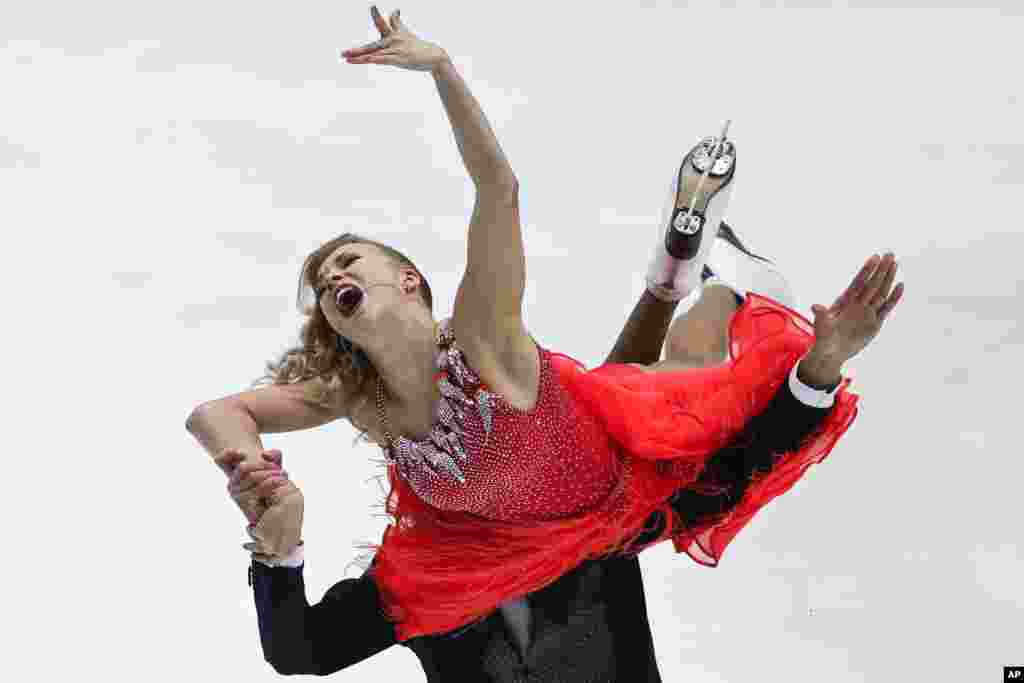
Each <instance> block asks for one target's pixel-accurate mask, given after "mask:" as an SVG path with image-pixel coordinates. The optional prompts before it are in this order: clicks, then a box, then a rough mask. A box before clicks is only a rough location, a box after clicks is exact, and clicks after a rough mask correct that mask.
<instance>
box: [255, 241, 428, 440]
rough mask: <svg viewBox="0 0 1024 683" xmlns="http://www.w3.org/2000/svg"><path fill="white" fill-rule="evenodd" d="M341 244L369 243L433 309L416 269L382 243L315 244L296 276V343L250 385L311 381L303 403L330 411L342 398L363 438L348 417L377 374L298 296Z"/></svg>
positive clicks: (368, 395)
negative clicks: (299, 318)
mask: <svg viewBox="0 0 1024 683" xmlns="http://www.w3.org/2000/svg"><path fill="white" fill-rule="evenodd" d="M345 244H370V245H373V246H375V247H377V248H378V249H380V250H381V251H382V252H384V254H385V255H386V256H388V257H390V258H391V259H392V261H394V263H395V265H396V266H397V267H408V268H412V269H413V270H414V271H416V274H417V275H419V277H420V288H419V294H420V299H421V300H422V301H423V304H424V305H425V306H426V307H427V310H431V311H432V310H433V306H434V300H433V295H432V294H431V291H430V284H429V283H428V282H427V279H426V278H425V277H423V274H422V273H420V271H419V269H418V268H417V267H416V265H415V264H414V263H413V262H412V261H411V260H410V259H409V258H408V257H407V256H406V255H405V254H403V253H401V252H400V251H398V250H397V249H394V248H392V247H389V246H388V245H386V244H381V243H380V242H377V241H374V240H371V239H367V238H365V237H361V236H360V235H356V234H353V233H345V234H343V235H340V236H339V237H335V238H334V239H332V240H330V241H328V242H325V243H324V244H322V245H320V246H319V247H318V248H317V249H316V250H315V251H314V252H313V253H312V254H310V255H309V256H308V257H306V261H305V263H303V264H302V270H301V271H300V273H299V284H298V292H297V296H296V305H297V306H298V307H299V308H300V310H302V312H303V314H304V315H305V316H306V321H305V322H304V323H303V324H302V328H301V331H300V332H299V345H298V346H294V347H292V348H290V349H288V350H287V351H285V352H284V353H283V354H282V355H281V356H280V357H279V358H278V359H277V360H276V361H270V362H268V363H267V372H266V374H265V375H263V377H261V378H260V379H258V380H256V382H255V383H254V385H255V386H261V385H263V386H265V385H268V384H294V383H297V382H303V381H307V380H312V381H311V382H310V383H309V385H308V386H307V387H306V392H305V399H306V400H307V401H309V402H310V403H312V404H314V405H317V406H320V407H323V408H331V407H333V406H335V405H337V404H338V402H339V400H340V399H342V398H344V399H345V402H346V404H347V406H348V408H349V410H348V414H349V421H350V422H352V424H353V426H355V427H356V428H357V429H359V430H360V431H361V432H363V433H364V434H366V433H367V432H368V426H367V425H361V424H358V423H357V422H356V420H355V419H354V416H355V415H358V414H361V410H359V409H361V408H362V407H363V406H364V405H365V404H366V403H367V402H368V401H371V400H373V399H374V392H375V389H376V384H377V376H378V375H377V370H376V368H374V367H373V363H371V362H370V359H369V358H368V357H367V355H366V354H365V353H364V352H363V350H362V349H359V348H356V347H354V346H353V345H352V344H351V343H350V342H348V340H345V339H343V338H342V337H341V336H340V335H339V334H338V333H337V332H335V331H334V328H332V327H331V325H330V323H329V322H328V321H327V317H326V316H325V315H324V312H323V310H321V308H320V305H319V302H317V301H314V302H313V303H312V304H311V305H309V304H304V301H303V299H304V296H303V295H304V293H305V292H306V291H308V289H315V288H316V286H317V283H316V278H317V273H319V272H320V267H321V266H322V265H323V262H324V261H325V260H326V259H327V257H328V256H330V255H331V254H333V253H334V251H335V250H336V249H338V247H341V246H343V245H345Z"/></svg>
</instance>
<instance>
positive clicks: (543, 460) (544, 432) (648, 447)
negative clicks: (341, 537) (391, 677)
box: [373, 294, 857, 640]
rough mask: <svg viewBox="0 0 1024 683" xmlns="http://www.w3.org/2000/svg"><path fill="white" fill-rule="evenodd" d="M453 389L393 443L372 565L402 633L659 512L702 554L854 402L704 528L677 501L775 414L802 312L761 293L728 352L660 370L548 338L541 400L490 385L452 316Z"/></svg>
mask: <svg viewBox="0 0 1024 683" xmlns="http://www.w3.org/2000/svg"><path fill="white" fill-rule="evenodd" d="M442 330H443V332H442V339H441V345H440V351H439V356H438V369H439V373H438V383H439V388H440V390H441V393H442V396H443V397H444V400H442V401H440V403H439V409H438V414H437V420H436V422H435V425H434V428H433V430H432V431H431V434H430V435H429V437H428V438H427V439H426V440H424V441H422V442H413V441H410V440H408V439H404V438H400V439H399V441H398V443H397V445H396V447H395V448H393V449H391V452H390V453H389V460H390V464H389V466H388V472H389V478H390V481H391V492H390V494H389V496H388V501H387V509H388V512H389V513H390V515H391V516H392V523H391V524H390V525H389V527H388V528H387V529H386V530H385V532H384V538H383V540H382V542H381V545H380V546H379V547H378V548H377V553H376V556H375V561H374V566H373V575H374V579H375V581H376V583H377V585H378V588H379V589H380V592H381V596H382V599H383V602H384V609H385V611H386V612H387V614H388V616H389V617H390V618H391V619H392V620H394V621H395V624H396V629H397V633H398V637H399V640H407V639H409V638H412V637H415V636H419V635H427V634H432V633H442V632H446V631H450V630H452V629H455V628H458V627H460V626H463V625H465V624H467V623H469V622H472V621H474V620H476V619H478V618H480V617H483V616H485V615H487V614H489V613H490V612H492V611H493V610H494V609H495V608H496V607H497V606H498V605H500V604H501V603H503V602H505V601H507V600H509V599H512V598H516V597H520V596H522V595H525V594H527V593H531V592H534V591H537V590H539V589H541V588H543V587H544V586H546V585H548V584H549V583H551V582H552V581H554V580H555V579H557V578H558V577H559V576H561V575H563V574H564V573H566V572H567V571H569V570H570V569H572V568H574V567H576V566H577V565H579V564H580V563H581V562H582V561H584V560H587V559H592V558H596V557H600V556H602V555H607V554H608V553H609V552H615V551H617V550H623V549H625V548H627V547H629V544H630V542H631V541H632V540H634V539H636V537H637V536H639V535H640V533H641V532H642V531H643V530H644V524H645V522H646V521H647V520H648V518H649V517H650V516H651V514H652V513H655V512H661V513H662V514H664V515H665V517H664V519H667V520H671V523H669V524H667V525H666V529H665V531H664V533H663V534H662V536H661V539H659V540H663V539H666V538H671V539H672V541H673V543H674V544H675V547H676V550H677V551H678V552H685V553H687V554H688V555H689V556H690V557H691V558H693V559H694V560H696V561H697V562H700V563H702V564H706V565H710V566H714V565H716V564H717V563H718V561H719V559H720V558H721V556H722V553H723V552H724V550H725V548H726V546H728V544H729V543H730V541H731V540H732V539H733V538H734V537H735V536H736V534H737V533H738V532H739V531H740V530H741V529H742V528H743V527H744V526H745V525H746V524H747V523H748V522H749V521H750V519H751V518H752V517H753V516H754V514H755V513H756V512H757V511H758V510H759V509H761V508H762V507H763V506H764V505H765V504H766V503H768V501H770V500H772V499H773V498H775V497H776V496H778V495H780V494H782V493H784V492H785V491H787V490H788V489H789V488H791V487H792V486H793V484H795V483H796V481H797V480H798V479H799V478H800V477H801V476H802V475H803V473H804V471H805V470H806V469H807V467H808V466H810V465H812V464H815V463H817V462H820V461H821V460H823V459H824V458H825V457H826V456H827V455H828V453H829V452H830V451H831V449H832V447H833V446H834V445H835V443H836V441H837V440H838V439H839V438H840V437H841V436H842V435H843V433H845V431H846V430H847V429H848V428H849V426H850V424H851V423H852V421H853V419H854V417H855V416H856V413H857V396H856V395H855V394H852V393H851V392H849V391H848V390H847V386H848V383H849V382H848V381H844V383H843V385H842V386H841V387H840V389H839V391H838V392H837V394H836V399H835V404H834V407H833V409H832V410H831V411H830V413H829V416H828V417H827V418H826V420H825V422H824V423H823V424H822V425H821V426H820V427H819V428H818V429H817V430H815V432H814V433H813V434H811V436H810V437H809V438H807V439H806V440H805V441H804V442H803V445H802V446H801V447H800V449H799V450H798V451H796V452H792V453H788V454H785V455H784V456H783V457H782V458H780V459H779V460H778V462H777V464H776V465H775V466H774V467H773V468H772V469H771V470H770V471H768V472H767V473H758V474H756V475H754V478H753V479H752V481H751V482H750V484H749V485H748V486H747V488H746V490H745V492H744V494H743V497H742V498H741V499H740V500H739V502H738V503H737V504H736V505H735V506H733V507H732V508H730V509H729V510H728V512H726V513H724V514H720V515H716V516H714V517H713V518H710V519H706V520H703V521H701V523H700V524H699V525H698V526H696V527H694V526H691V527H687V526H686V525H684V524H682V523H681V520H679V517H678V515H677V514H675V513H674V511H673V509H672V508H671V507H670V506H669V502H668V499H669V498H670V496H672V494H673V493H675V492H676V491H677V490H679V489H682V488H686V487H688V486H690V485H692V484H694V482H695V481H696V479H697V477H698V475H699V474H700V472H701V470H702V468H703V466H704V464H705V463H706V462H707V461H708V459H709V458H710V457H711V456H712V455H713V454H714V453H715V452H716V451H718V450H719V449H721V448H723V447H725V446H727V445H729V443H730V441H731V440H732V439H733V438H734V437H736V436H737V435H738V434H739V433H740V431H741V430H742V429H743V427H744V426H745V424H746V423H747V421H748V420H750V419H751V418H753V417H754V416H756V415H757V414H758V413H760V412H762V411H763V410H764V409H765V407H766V406H767V405H768V403H769V401H770V400H771V399H772V397H773V396H774V395H775V392H776V390H777V389H778V388H779V387H780V386H781V384H782V383H783V382H785V381H786V380H787V378H788V374H789V372H790V370H791V369H792V368H793V365H794V364H795V363H796V362H797V360H798V359H799V358H800V357H801V356H803V355H804V354H805V353H806V352H807V350H808V349H809V348H810V346H811V344H812V342H813V327H812V326H811V324H810V323H809V322H808V321H807V320H806V319H805V318H803V317H802V316H801V315H800V314H799V313H796V312H795V311H792V310H790V309H788V308H786V307H784V306H782V305H781V304H778V303H776V302H774V301H771V300H769V299H766V298H764V297H760V296H758V295H756V294H751V295H749V296H748V297H747V299H746V301H745V302H744V304H743V305H742V306H741V307H740V309H739V310H738V311H737V313H736V314H735V315H734V316H733V320H732V323H731V326H730V360H729V361H728V362H726V363H725V364H723V365H719V366H716V367H712V368H704V369H695V370H685V371H680V372H671V373H649V372H645V371H643V370H641V369H639V368H636V367H634V366H628V365H606V366H602V367H600V368H597V369H595V370H592V371H587V370H585V369H584V368H583V367H582V366H581V365H580V364H578V363H577V362H575V361H573V360H572V359H570V358H568V357H567V356H563V355H560V354H556V353H552V352H550V351H548V350H546V349H543V348H539V349H538V353H539V354H540V384H539V388H538V396H537V402H536V405H535V406H534V408H533V409H532V410H529V411H521V410H517V409H516V408H513V407H512V406H510V405H508V403H506V402H505V401H504V400H503V399H502V398H501V397H500V396H497V395H495V394H493V393H492V392H490V391H489V390H488V388H487V387H486V386H484V385H483V384H482V383H481V381H480V378H479V377H478V376H477V375H476V374H475V373H474V372H473V371H472V370H471V369H470V368H469V367H467V365H466V363H465V359H464V357H463V355H462V353H461V352H460V351H459V350H458V348H457V346H456V343H455V340H454V339H453V336H452V334H451V331H450V328H448V327H447V326H445V327H444V328H442Z"/></svg>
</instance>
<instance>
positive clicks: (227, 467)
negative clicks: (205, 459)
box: [213, 448, 245, 476]
mask: <svg viewBox="0 0 1024 683" xmlns="http://www.w3.org/2000/svg"><path fill="white" fill-rule="evenodd" d="M243 460H245V456H244V455H242V453H241V452H240V451H237V450H235V449H234V448H225V449H224V450H223V451H221V454H220V455H218V456H217V457H215V458H214V459H213V461H214V462H215V463H216V464H217V467H219V468H221V469H222V470H223V471H224V472H225V474H227V475H228V476H231V473H232V472H234V470H235V468H236V467H237V466H238V464H239V463H240V462H242V461H243Z"/></svg>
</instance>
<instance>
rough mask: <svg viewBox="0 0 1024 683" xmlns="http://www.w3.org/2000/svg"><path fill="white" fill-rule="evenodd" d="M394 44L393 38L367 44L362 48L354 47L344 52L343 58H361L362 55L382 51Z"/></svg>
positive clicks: (342, 53)
mask: <svg viewBox="0 0 1024 683" xmlns="http://www.w3.org/2000/svg"><path fill="white" fill-rule="evenodd" d="M392 42H394V41H393V40H392V39H391V38H381V39H380V40H375V41H373V42H372V43H367V44H366V45H363V46H361V47H354V48H352V49H349V50H342V52H341V56H342V57H361V56H362V55H365V54H369V53H371V52H374V51H376V50H382V49H384V48H386V47H387V46H389V45H391V43H392Z"/></svg>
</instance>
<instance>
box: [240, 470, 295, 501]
mask: <svg viewBox="0 0 1024 683" xmlns="http://www.w3.org/2000/svg"><path fill="white" fill-rule="evenodd" d="M275 479H279V480H281V481H287V479H288V478H287V477H286V476H284V473H283V471H282V470H279V469H277V468H276V467H274V468H272V469H267V470H259V471H254V472H249V473H248V474H246V475H244V476H241V477H239V478H238V479H237V480H232V481H231V482H229V483H228V491H230V492H231V493H232V495H238V494H242V493H246V492H248V491H251V490H253V489H257V488H259V487H260V486H261V485H262V484H263V483H264V482H266V481H268V480H275Z"/></svg>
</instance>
